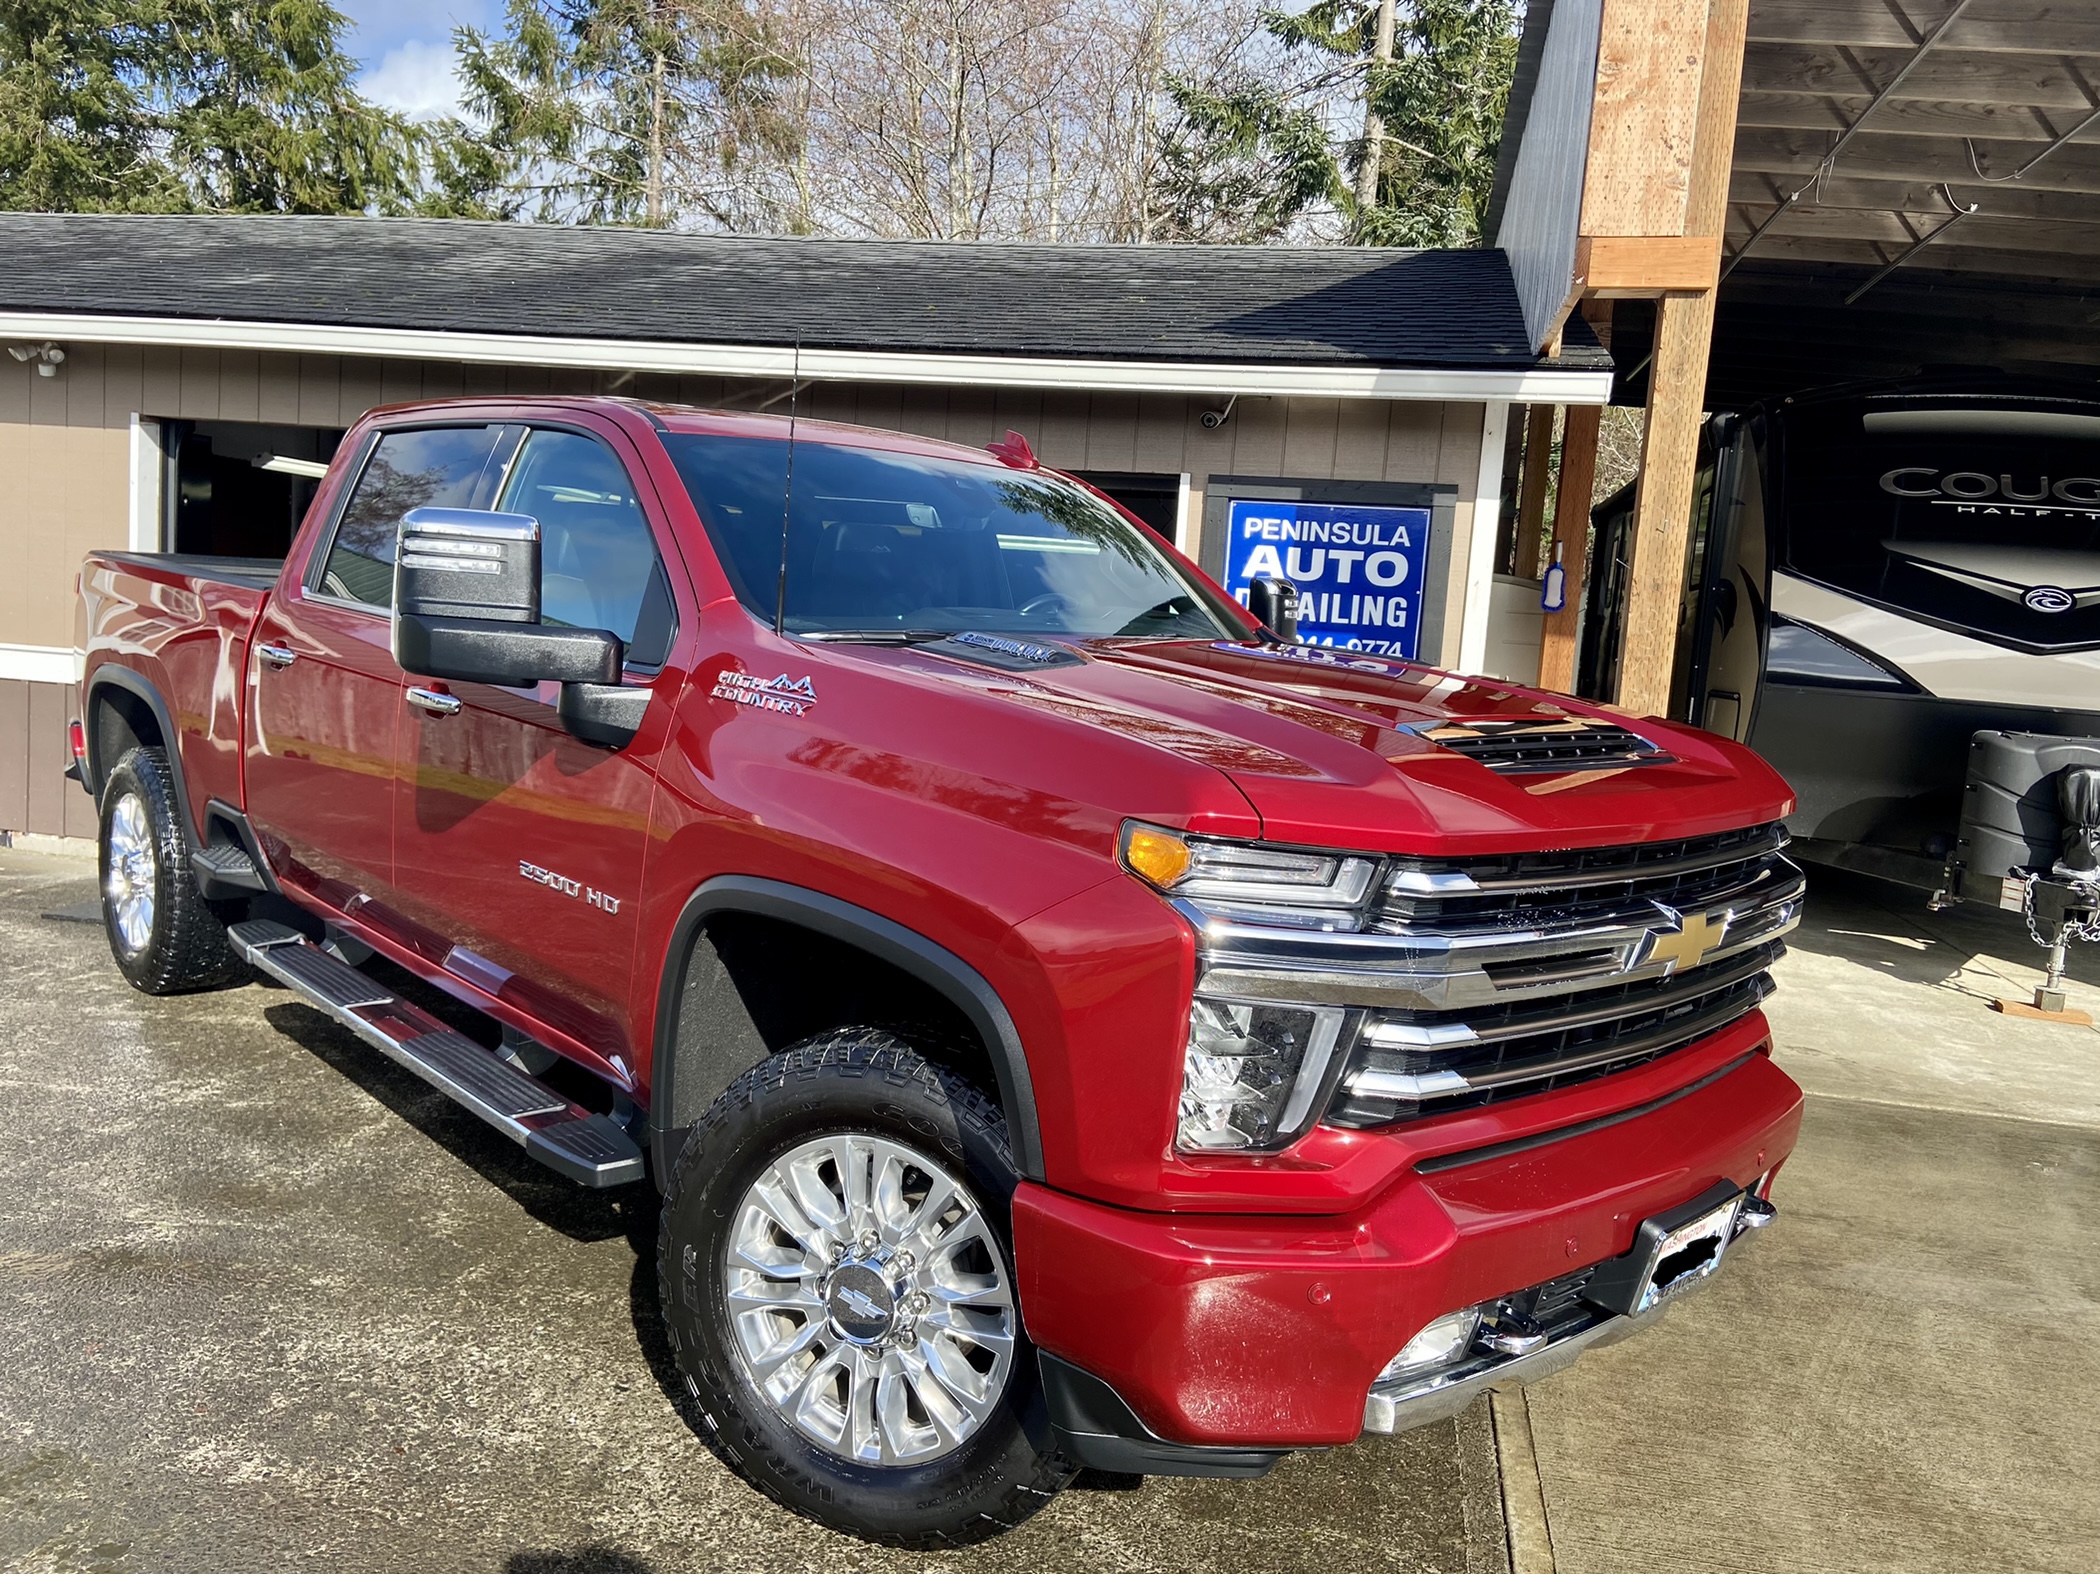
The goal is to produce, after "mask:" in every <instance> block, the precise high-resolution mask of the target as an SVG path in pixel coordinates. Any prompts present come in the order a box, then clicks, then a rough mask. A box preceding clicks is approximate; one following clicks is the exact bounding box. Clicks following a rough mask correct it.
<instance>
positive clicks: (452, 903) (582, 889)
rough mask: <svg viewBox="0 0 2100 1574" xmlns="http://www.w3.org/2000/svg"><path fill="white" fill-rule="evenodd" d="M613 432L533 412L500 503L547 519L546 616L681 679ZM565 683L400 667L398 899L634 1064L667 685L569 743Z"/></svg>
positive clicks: (492, 982)
mask: <svg viewBox="0 0 2100 1574" xmlns="http://www.w3.org/2000/svg"><path fill="white" fill-rule="evenodd" d="M638 469H639V466H638V465H631V464H630V460H629V457H628V456H626V455H624V454H623V453H622V452H620V451H619V450H617V449H616V448H615V447H614V446H613V441H612V440H611V438H610V434H607V435H605V436H601V435H599V434H597V433H595V432H589V431H583V430H578V429H576V428H572V427H534V428H531V429H530V430H528V431H527V433H526V434H525V439H524V443H523V446H522V447H521V448H520V449H519V450H518V455H517V458H516V459H515V460H514V461H513V462H512V464H511V466H510V473H509V476H508V479H507V481H506V482H505V485H504V488H503V491H502V493H501V495H500V496H498V497H497V498H496V499H495V502H494V506H495V507H496V508H498V509H500V510H503V511H505V512H510V513H519V514H529V515H531V516H532V517H533V518H535V519H537V520H538V521H539V523H540V533H541V547H540V551H541V617H542V620H543V621H545V622H547V623H556V624H568V625H570V626H573V627H579V628H603V629H609V630H611V631H612V632H613V633H615V634H617V635H619V636H620V637H621V639H622V640H624V641H626V642H627V646H628V649H627V668H626V673H625V677H624V680H623V681H625V682H627V683H629V684H632V685H637V686H640V687H643V688H647V689H650V690H652V691H655V690H657V689H659V687H661V688H663V689H665V690H670V689H673V688H675V686H676V683H677V681H678V680H677V675H676V674H675V673H672V672H669V671H667V670H666V669H665V667H664V663H665V662H666V660H667V659H668V657H669V654H670V646H671V638H672V633H673V629H674V626H675V622H676V616H675V611H674V604H673V598H672V592H671V581H670V576H669V575H668V573H667V572H666V570H665V566H664V563H665V558H664V554H663V552H662V551H661V550H660V549H659V546H658V539H657V526H656V524H655V523H654V522H653V521H652V518H651V516H652V515H653V514H655V513H656V512H657V508H656V499H655V496H654V494H653V492H650V491H648V490H646V488H645V487H644V486H642V485H638V484H637V482H636V480H635V473H636V471H637V470H638ZM558 694H559V688H558V686H557V685H555V684H551V683H548V684H541V685H539V687H538V688H536V689H510V688H498V687H495V686H493V685H489V684H479V683H464V682H462V683H447V682H442V681H439V680H434V679H431V678H428V677H426V676H423V675H421V674H418V673H409V674H407V677H406V686H405V688H404V693H403V699H404V709H403V711H402V717H401V729H400V734H399V743H398V750H397V767H396V780H395V787H394V800H393V824H394V860H395V868H396V883H397V886H398V888H399V892H400V896H399V900H400V902H401V905H402V908H403V910H404V911H405V912H406V913H407V915H408V916H409V918H410V919H411V921H413V922H414V923H415V924H416V925H417V926H418V927H420V928H422V929H424V930H426V931H428V932H429V933H430V934H431V935H433V936H434V937H435V938H436V939H437V940H438V941H439V942H440V945H439V946H438V947H434V949H442V950H443V954H444V965H445V967H446V968H447V969H448V970H450V971H451V972H452V973H454V974H455V975H456V976H458V977H460V978H462V979H464V980H465V981H466V982H468V983H470V984H473V985H475V986H476V987H478V988H480V989H482V990H485V991H486V992H488V993H490V994H492V995H495V996H497V997H498V998H499V999H501V1000H503V1001H505V1002H506V1003H508V1004H511V1005H515V1006H517V1007H518V1008H520V1009H521V1010H524V1011H526V1012H529V1013H530V1014H531V1015H532V1016H533V1017H535V1018H537V1019H538V1020H540V1021H542V1022H545V1023H547V1024H548V1025H550V1026H551V1027H553V1028H555V1029H557V1030H558V1031H559V1032H560V1033H561V1034H563V1035H566V1037H567V1038H568V1040H569V1042H568V1043H566V1044H564V1043H554V1044H552V1045H550V1047H552V1048H555V1049H558V1050H563V1051H564V1052H566V1053H569V1054H571V1055H573V1056H575V1057H576V1058H578V1059H581V1060H584V1061H586V1062H588V1063H591V1064H593V1065H594V1066H596V1067H597V1068H598V1069H600V1070H601V1071H604V1072H606V1073H608V1074H610V1075H611V1076H612V1077H613V1078H614V1079H615V1080H616V1081H619V1082H622V1083H628V1082H631V1080H632V1078H633V1074H634V1068H635V1064H636V1054H635V1046H634V1045H633V1044H632V1043H631V1042H630V1039H629V1035H628V1032H627V1030H626V1027H625V1018H626V1008H627V995H628V987H629V984H630V981H631V977H632V969H633V965H634V948H635V938H636V921H637V916H638V911H639V908H640V901H639V898H640V894H641V882H642V865H643V860H644V855H645V852H646V848H647V841H648V825H649V807H650V800H651V796H652V794H653V792H654V790H655V779H656V778H655V755H656V752H657V750H658V749H659V748H660V747H661V746H662V742H663V739H664V737H665V736H666V734H667V732H668V730H669V715H670V711H671V709H672V703H671V702H672V701H675V699H676V697H677V696H676V694H675V693H674V692H664V693H662V694H660V695H659V696H658V698H657V699H656V700H654V701H653V702H652V703H651V704H650V706H649V709H648V713H647V717H646V719H645V720H644V722H643V725H642V729H641V731H640V733H639V734H637V736H636V738H635V740H634V741H633V742H632V743H631V744H629V745H628V746H627V747H626V748H624V749H618V750H614V749H605V748H600V747H597V746H594V745H591V744H586V743H581V742H579V741H577V740H576V739H575V738H573V737H571V736H570V735H569V734H568V732H567V731H566V730H564V729H563V727H562V725H561V722H560V721H559V719H558V718H557V716H556V714H555V709H554V706H555V701H556V699H557V697H558Z"/></svg>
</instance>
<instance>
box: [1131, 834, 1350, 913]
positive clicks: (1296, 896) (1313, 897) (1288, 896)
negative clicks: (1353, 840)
mask: <svg viewBox="0 0 2100 1574" xmlns="http://www.w3.org/2000/svg"><path fill="white" fill-rule="evenodd" d="M1121 853H1122V860H1123V867H1124V868H1126V869H1128V870H1129V871H1130V872H1131V873H1132V874H1134V875H1136V876H1138V877H1139V878H1140V879H1142V880H1144V881H1145V882H1146V883H1147V884H1149V885H1152V886H1154V887H1155V888H1157V889H1158V890H1161V891H1164V892H1166V893H1167V894H1168V895H1170V896H1174V897H1178V898H1180V899H1182V900H1184V901H1187V902H1191V903H1193V904H1194V905H1195V906H1197V907H1200V908H1201V909H1203V911H1204V912H1206V913H1217V914H1222V915H1229V916H1231V917H1234V918H1244V919H1251V920H1253V921H1254V922H1257V923H1267V924H1283V925H1288V926H1289V927H1291V928H1294V929H1354V928H1356V927H1357V926H1358V924H1359V922H1360V920H1361V917H1362V907H1363V901H1364V898H1365V897H1366V896H1367V895H1368V894H1369V893H1370V889H1371V882H1372V879H1373V877H1374V876H1375V875H1376V874H1377V873H1378V860H1377V859H1375V858H1358V857H1352V856H1351V855H1349V854H1347V853H1326V852H1318V851H1313V850H1307V849H1302V848H1288V847H1270V846H1268V845H1266V844H1265V843H1262V842H1234V841H1223V840H1215V839H1210V838H1205V837H1198V836H1183V835H1182V834H1181V833H1180V832H1178V831H1167V830H1161V829H1160V828H1159V827H1158V826H1155V825H1140V824H1138V823H1137V822H1136V821H1131V822H1129V823H1127V824H1126V825H1125V826H1124V827H1123V840H1122V846H1121Z"/></svg>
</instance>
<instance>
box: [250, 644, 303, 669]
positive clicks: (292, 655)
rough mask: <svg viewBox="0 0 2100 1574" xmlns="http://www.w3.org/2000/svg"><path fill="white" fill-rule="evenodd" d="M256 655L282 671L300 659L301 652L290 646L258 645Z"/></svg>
mask: <svg viewBox="0 0 2100 1574" xmlns="http://www.w3.org/2000/svg"><path fill="white" fill-rule="evenodd" d="M255 653H256V655H258V656H260V657H262V659H263V660H264V661H267V662H268V663H269V664H270V665H271V666H273V667H276V668H278V669H280V670H282V669H283V668H285V667H289V666H290V665H291V664H292V663H293V662H295V661H297V660H298V659H299V652H297V651H296V650H293V649H292V648H291V647H290V646H289V645H258V646H256V647H255Z"/></svg>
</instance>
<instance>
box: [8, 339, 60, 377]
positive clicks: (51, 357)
mask: <svg viewBox="0 0 2100 1574" xmlns="http://www.w3.org/2000/svg"><path fill="white" fill-rule="evenodd" d="M7 353H8V354H9V355H12V356H13V357H14V358H15V359H16V360H18V361H22V362H26V363H28V364H29V365H33V366H34V367H35V368H36V374H37V376H39V377H56V376H57V375H58V369H59V367H61V366H63V365H64V364H65V360H66V352H65V351H64V350H63V349H62V348H60V347H59V346H58V345H55V344H53V343H52V342H51V341H50V340H48V339H47V340H45V341H44V342H43V343H42V344H10V345H9V346H8V347H7Z"/></svg>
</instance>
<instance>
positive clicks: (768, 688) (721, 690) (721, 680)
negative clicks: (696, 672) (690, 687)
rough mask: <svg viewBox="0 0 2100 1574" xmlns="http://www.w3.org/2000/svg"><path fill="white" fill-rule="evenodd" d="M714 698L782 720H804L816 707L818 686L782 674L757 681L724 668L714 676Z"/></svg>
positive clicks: (806, 679)
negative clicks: (775, 713) (811, 707)
mask: <svg viewBox="0 0 2100 1574" xmlns="http://www.w3.org/2000/svg"><path fill="white" fill-rule="evenodd" d="M714 698H716V699H718V700H727V701H729V703H730V704H732V705H749V706H751V707H753V708H754V709H756V710H770V711H778V712H779V713H780V714H781V715H783V716H806V715H808V714H809V708H810V706H812V705H814V704H816V703H817V686H816V685H815V684H814V683H812V682H811V681H810V680H809V679H808V678H791V677H789V676H788V675H787V674H786V673H784V672H783V673H782V674H780V676H779V677H777V678H758V677H753V676H752V675H751V674H750V673H748V672H736V671H732V670H731V669H729V668H727V667H725V668H723V669H722V670H721V671H720V672H718V673H716V674H715V687H714Z"/></svg>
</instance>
